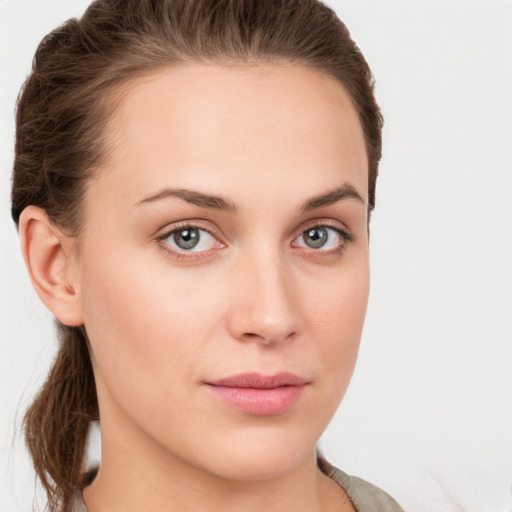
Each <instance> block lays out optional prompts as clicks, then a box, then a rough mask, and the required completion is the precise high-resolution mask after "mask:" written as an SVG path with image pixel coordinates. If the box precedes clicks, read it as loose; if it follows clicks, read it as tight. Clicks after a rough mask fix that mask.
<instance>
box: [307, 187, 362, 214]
mask: <svg viewBox="0 0 512 512" xmlns="http://www.w3.org/2000/svg"><path fill="white" fill-rule="evenodd" d="M349 198H351V199H357V200H358V201H360V202H361V203H363V204H366V202H365V200H364V199H363V198H362V197H361V194H359V192H358V191H357V190H356V189H355V188H354V186H353V185H351V184H350V183H344V184H343V185H342V186H341V187H338V188H335V189H334V190H330V191H329V192H327V193H325V194H320V195H318V196H313V197H312V198H310V199H308V200H307V201H306V202H305V203H304V204H303V205H302V208H301V210H302V211H303V212H309V211H311V210H316V209H317V208H322V207H324V206H329V205H331V204H334V203H337V202H338V201H341V200H342V199H349Z"/></svg>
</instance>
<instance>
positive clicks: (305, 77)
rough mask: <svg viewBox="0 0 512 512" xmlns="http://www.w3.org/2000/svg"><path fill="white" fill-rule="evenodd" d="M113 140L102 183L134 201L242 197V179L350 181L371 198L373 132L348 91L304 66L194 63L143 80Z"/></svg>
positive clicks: (119, 116)
mask: <svg viewBox="0 0 512 512" xmlns="http://www.w3.org/2000/svg"><path fill="white" fill-rule="evenodd" d="M107 135H108V138H109V139H110V140H111V145H110V149H109V154H108V155H107V162H106V164H105V166H104V169H102V172H101V173H100V179H102V180H108V181H110V182H111V183H110V184H111V185H113V184H116V187H119V186H120V183H121V182H123V183H124V184H123V187H124V190H123V193H124V195H125V196H127V197H128V196H129V197H130V198H133V199H134V200H135V201H136V200H137V198H138V197H140V195H141V194H144V192H147V193H150V192H151V189H154V187H155V186H166V185H168V186H169V185H174V186H183V187H187V186H192V187H197V186H198V185H201V187H202V188H205V187H206V188H207V189H210V188H211V189H212V191H213V192H218V191H219V190H218V187H221V189H222V191H223V192H225V193H226V192H227V194H228V195H229V193H230V189H231V188H232V189H233V193H235V194H236V193H238V192H240V191H239V190H237V188H236V187H237V186H239V184H240V182H241V180H242V181H243V180H251V181H252V182H256V183H253V185H255V186H263V187H264V188H265V189H275V188H277V187H279V186H280V185H281V184H285V183H288V185H287V187H288V188H287V190H288V191H290V188H289V187H290V186H292V188H293V183H297V184H298V186H299V187H305V186H306V187H311V190H310V193H315V192H316V188H317V187H320V186H321V187H322V189H324V188H325V187H331V186H336V185H339V184H340V182H343V181H347V180H348V181H350V182H351V183H352V184H353V185H354V186H355V187H356V188H357V189H358V190H359V192H360V193H361V194H362V195H363V196H364V197H366V189H367V179H368V178H367V168H368V163H367V155H366V148H365V144H364V136H363V133H362V128H361V125H360V122H359V120H358V116H357V113H356V111H355V108H354V107H353V105H352V102H351V99H350V97H349V95H348V93H347V92H346V90H345V89H344V88H343V86H342V85H341V84H340V83H339V82H338V81H336V80H334V79H333V78H331V77H329V76H328V75H326V74H324V73H321V72H319V71H316V70H313V69H310V68H306V67H303V66H299V65H294V64H289V63H265V64H251V65H230V66H228V65H220V64H195V65H186V66H178V67H173V68H167V69H165V70H162V71H159V72H158V73H156V74H153V75H151V76H147V77H144V78H141V79H137V80H134V81H132V82H131V83H129V84H128V85H127V87H125V89H124V90H123V94H122V96H121V97H120V100H119V103H118V108H117V109H116V111H115V114H114V115H113V117H112V119H111V120H110V123H109V125H108V127H107ZM169 180H171V183H170V182H169ZM157 182H158V183H157ZM324 182H325V183H324Z"/></svg>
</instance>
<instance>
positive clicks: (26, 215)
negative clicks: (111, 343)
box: [19, 206, 83, 326]
mask: <svg viewBox="0 0 512 512" xmlns="http://www.w3.org/2000/svg"><path fill="white" fill-rule="evenodd" d="M19 234H20V242H21V250H22V253H23V258H24V260H25V264H26V266H27V269H28V272H29V275H30V279H31V281H32V285H33V286H34V288H35V290H36V292H37V294H38V295H39V298H40V299H41V300H42V301H43V303H44V304H45V305H46V307H47V308H48V309H49V310H50V311H51V312H52V313H53V314H54V315H55V317H56V318H57V319H58V320H59V321H60V322H62V323H63V324H65V325H70V326H77V325H82V324H83V317H82V308H81V303H80V297H79V293H78V292H79V287H78V284H79V283H78V282H76V279H75V278H74V273H73V271H72V270H73V268H72V267H73V266H72V262H71V257H72V256H71V250H70V244H69V237H67V236H66V235H65V234H64V233H63V232H62V231H61V230H60V229H59V228H58V227H57V226H56V225H55V224H53V223H52V222H51V221H50V219H49V218H48V215H47V214H46V212H45V211H44V210H42V209H41V208H38V207H36V206H28V207H27V208H25V209H24V210H23V212H22V213H21V215H20V222H19ZM66 242H68V244H66Z"/></svg>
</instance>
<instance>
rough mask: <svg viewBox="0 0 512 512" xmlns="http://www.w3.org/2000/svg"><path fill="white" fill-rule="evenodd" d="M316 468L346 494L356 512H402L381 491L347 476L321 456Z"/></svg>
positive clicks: (356, 478) (402, 511)
mask: <svg viewBox="0 0 512 512" xmlns="http://www.w3.org/2000/svg"><path fill="white" fill-rule="evenodd" d="M318 467H319V468H320V469H321V470H322V472H323V473H324V474H326V475H327V476H328V477H329V478H331V479H332V480H334V481H335V482H336V483H337V484H338V485H339V486H340V487H341V488H342V489H343V490H344V491H345V492H346V493H347V495H348V497H349V498H350V501H351V502H352V504H353V505H354V508H355V509H356V510H357V512H404V510H403V509H402V507H400V505H399V504H398V503H397V502H396V501H395V500H394V499H393V498H392V497H391V496H390V495H389V494H387V493H386V492H384V491H383V490H382V489H379V487H376V486H375V485H372V484H370V483H369V482H366V481H365V480H362V479H361V478H358V477H357V476H350V475H347V474H346V473H344V472H343V471H341V470H340V469H338V468H335V467H334V466H332V465H331V464H329V463H328V462H327V461H326V460H325V459H324V458H323V457H321V456H319V457H318Z"/></svg>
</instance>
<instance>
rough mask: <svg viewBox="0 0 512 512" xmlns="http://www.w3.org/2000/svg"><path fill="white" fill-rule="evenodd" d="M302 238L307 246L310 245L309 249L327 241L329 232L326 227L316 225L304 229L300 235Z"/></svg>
mask: <svg viewBox="0 0 512 512" xmlns="http://www.w3.org/2000/svg"><path fill="white" fill-rule="evenodd" d="M331 231H332V230H331ZM302 238H303V240H304V243H305V244H306V245H307V246H308V247H311V249H319V248H320V247H323V246H324V245H325V244H326V243H327V240H328V239H329V233H328V231H327V228H324V227H318V228H313V229H308V230H307V231H305V232H304V233H303V235H302Z"/></svg>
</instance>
